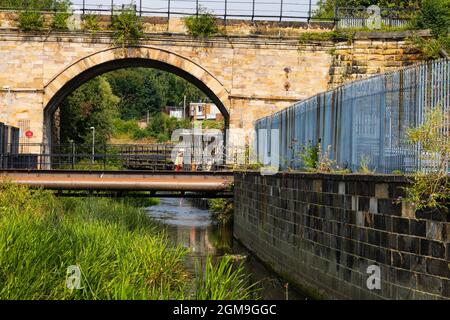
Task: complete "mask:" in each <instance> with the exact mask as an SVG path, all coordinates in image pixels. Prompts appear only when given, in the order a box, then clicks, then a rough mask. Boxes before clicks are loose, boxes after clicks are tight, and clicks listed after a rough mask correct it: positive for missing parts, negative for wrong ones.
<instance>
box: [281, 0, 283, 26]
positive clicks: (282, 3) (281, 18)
mask: <svg viewBox="0 0 450 320" xmlns="http://www.w3.org/2000/svg"><path fill="white" fill-rule="evenodd" d="M282 20H283V0H281V2H280V22H281V21H282Z"/></svg>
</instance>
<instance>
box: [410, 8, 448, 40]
mask: <svg viewBox="0 0 450 320" xmlns="http://www.w3.org/2000/svg"><path fill="white" fill-rule="evenodd" d="M414 24H415V27H416V28H419V29H431V31H432V32H433V34H434V35H436V36H440V35H446V34H448V32H449V28H450V0H422V1H421V4H420V10H419V12H418V14H417V16H416V19H415V21H414Z"/></svg>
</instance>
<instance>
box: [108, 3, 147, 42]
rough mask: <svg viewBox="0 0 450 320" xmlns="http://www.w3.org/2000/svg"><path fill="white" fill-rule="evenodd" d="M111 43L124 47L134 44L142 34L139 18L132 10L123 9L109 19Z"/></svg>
mask: <svg viewBox="0 0 450 320" xmlns="http://www.w3.org/2000/svg"><path fill="white" fill-rule="evenodd" d="M111 30H112V31H113V43H114V45H116V46H121V47H123V48H124V47H126V46H129V45H135V44H137V43H138V42H139V40H140V39H141V38H142V37H143V36H144V28H143V25H142V21H141V18H140V17H138V16H137V15H136V12H135V11H134V10H123V11H122V12H121V13H120V14H119V15H116V16H113V17H112V20H111Z"/></svg>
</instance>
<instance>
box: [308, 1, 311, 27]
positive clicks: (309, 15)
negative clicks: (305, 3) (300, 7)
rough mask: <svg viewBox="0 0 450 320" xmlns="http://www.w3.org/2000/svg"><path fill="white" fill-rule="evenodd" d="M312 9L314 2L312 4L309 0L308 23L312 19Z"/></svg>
mask: <svg viewBox="0 0 450 320" xmlns="http://www.w3.org/2000/svg"><path fill="white" fill-rule="evenodd" d="M311 10H312V4H311V0H309V7H308V24H309V22H310V21H311V14H312V12H311Z"/></svg>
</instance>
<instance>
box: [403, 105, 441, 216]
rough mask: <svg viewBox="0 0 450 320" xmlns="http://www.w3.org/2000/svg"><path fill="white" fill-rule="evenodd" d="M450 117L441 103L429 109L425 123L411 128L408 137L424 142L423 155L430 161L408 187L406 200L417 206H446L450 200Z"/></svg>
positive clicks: (423, 207) (422, 143)
mask: <svg viewBox="0 0 450 320" xmlns="http://www.w3.org/2000/svg"><path fill="white" fill-rule="evenodd" d="M449 124H450V117H449V115H448V114H446V113H444V112H443V111H442V110H441V109H440V108H439V107H435V108H434V109H431V110H429V111H427V112H426V114H425V120H424V122H423V124H421V125H420V126H418V127H417V128H411V129H409V130H408V140H409V141H410V142H411V143H412V144H419V145H420V146H421V149H422V152H421V158H422V160H423V161H424V163H429V166H430V168H429V170H428V172H427V173H423V172H418V173H416V174H415V175H414V176H413V178H412V181H411V184H410V185H409V186H408V187H406V188H405V191H406V201H407V202H409V203H411V204H412V205H413V206H414V207H415V208H416V209H417V210H420V209H427V208H433V209H434V208H444V209H447V205H448V203H449V200H450V183H449V179H448V175H447V166H448V155H449V154H450V134H449V132H448V129H447V128H448V126H449Z"/></svg>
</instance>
